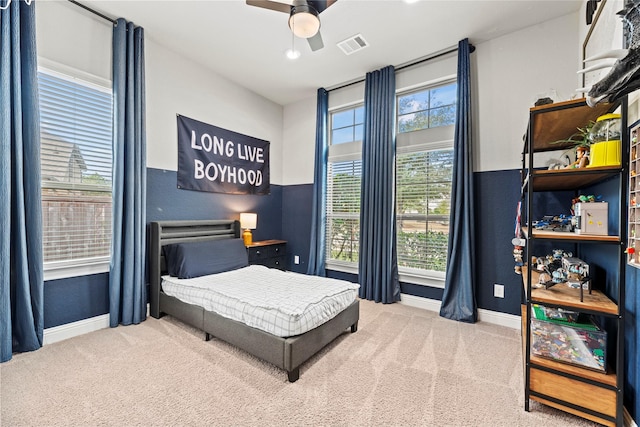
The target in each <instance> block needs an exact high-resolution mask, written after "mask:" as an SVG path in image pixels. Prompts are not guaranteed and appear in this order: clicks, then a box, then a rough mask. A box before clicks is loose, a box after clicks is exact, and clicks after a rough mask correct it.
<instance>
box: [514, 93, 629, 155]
mask: <svg viewBox="0 0 640 427" xmlns="http://www.w3.org/2000/svg"><path fill="white" fill-rule="evenodd" d="M617 106H618V104H617V103H614V104H605V103H601V104H597V105H596V106H595V107H589V106H588V105H587V103H586V100H585V99H584V98H582V99H575V100H572V101H565V102H557V103H555V104H547V105H541V106H539V107H533V108H531V109H530V112H531V113H535V114H532V117H533V123H530V126H531V132H532V137H533V151H537V152H540V151H555V150H563V149H566V148H570V147H573V146H574V145H575V144H571V143H557V144H553V142H555V141H559V140H562V139H568V138H569V137H570V136H571V135H573V134H574V133H576V132H577V130H578V129H577V128H578V127H583V126H586V125H587V124H589V121H591V120H593V121H595V120H596V119H597V118H598V117H600V116H602V115H603V114H606V113H608V112H610V111H613V110H614V109H615V108H616V107H617ZM527 135H528V134H527ZM527 137H528V136H527ZM526 147H527V144H526V141H525V152H527V151H526Z"/></svg>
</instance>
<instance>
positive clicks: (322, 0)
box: [307, 0, 338, 13]
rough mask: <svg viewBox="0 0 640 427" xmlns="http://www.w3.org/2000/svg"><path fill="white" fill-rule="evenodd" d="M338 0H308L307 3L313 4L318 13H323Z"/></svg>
mask: <svg viewBox="0 0 640 427" xmlns="http://www.w3.org/2000/svg"><path fill="white" fill-rule="evenodd" d="M336 1H338V0H307V3H308V4H309V5H310V6H312V7H313V8H314V9H315V10H317V11H318V13H322V11H323V10H325V9H327V8H328V7H329V6H331V5H332V4H334V3H335V2H336Z"/></svg>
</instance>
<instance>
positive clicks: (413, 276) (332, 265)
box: [325, 261, 445, 289]
mask: <svg viewBox="0 0 640 427" xmlns="http://www.w3.org/2000/svg"><path fill="white" fill-rule="evenodd" d="M325 268H326V269H327V270H332V271H340V272H342V273H351V274H356V275H357V274H358V265H357V264H355V263H351V262H340V261H327V262H326V263H325ZM436 274H438V273H436ZM399 279H400V281H401V282H402V283H409V284H412V285H419V286H428V287H430V288H438V289H444V282H445V277H444V273H442V275H441V276H440V275H438V276H434V275H428V274H418V273H415V272H405V271H400V273H399Z"/></svg>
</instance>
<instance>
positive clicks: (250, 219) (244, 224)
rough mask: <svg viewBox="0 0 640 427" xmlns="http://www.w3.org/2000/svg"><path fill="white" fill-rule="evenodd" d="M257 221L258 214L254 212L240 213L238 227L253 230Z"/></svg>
mask: <svg viewBox="0 0 640 427" xmlns="http://www.w3.org/2000/svg"><path fill="white" fill-rule="evenodd" d="M257 223H258V214H255V213H241V214H240V228H244V229H246V230H254V229H255V228H256V224H257Z"/></svg>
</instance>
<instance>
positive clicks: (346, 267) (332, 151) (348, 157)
mask: <svg viewBox="0 0 640 427" xmlns="http://www.w3.org/2000/svg"><path fill="white" fill-rule="evenodd" d="M363 105H364V104H363V102H362V101H360V102H356V103H353V104H348V105H342V106H340V107H336V108H332V109H331V110H329V117H330V120H329V129H328V132H329V137H328V141H329V150H328V159H327V162H328V163H331V162H346V161H354V160H362V141H352V142H344V143H341V144H336V145H332V144H331V118H332V117H333V114H335V113H340V112H343V111H347V110H353V109H356V108H359V107H362V106H363ZM324 227H325V228H328V224H324ZM327 237H328V236H327ZM328 240H329V239H328V238H327V241H328ZM325 268H326V269H328V270H334V271H341V272H343V273H352V274H358V263H357V262H349V261H339V260H332V259H329V257H326V260H325Z"/></svg>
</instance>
